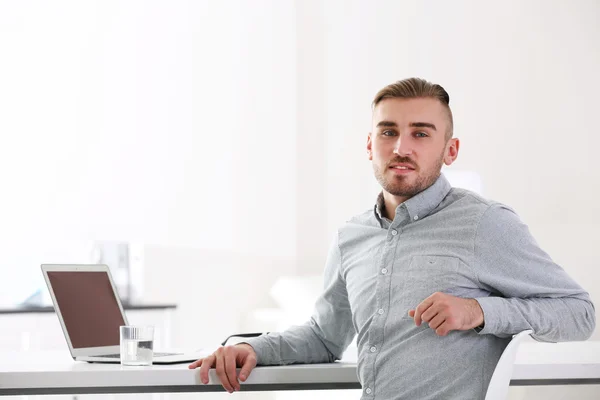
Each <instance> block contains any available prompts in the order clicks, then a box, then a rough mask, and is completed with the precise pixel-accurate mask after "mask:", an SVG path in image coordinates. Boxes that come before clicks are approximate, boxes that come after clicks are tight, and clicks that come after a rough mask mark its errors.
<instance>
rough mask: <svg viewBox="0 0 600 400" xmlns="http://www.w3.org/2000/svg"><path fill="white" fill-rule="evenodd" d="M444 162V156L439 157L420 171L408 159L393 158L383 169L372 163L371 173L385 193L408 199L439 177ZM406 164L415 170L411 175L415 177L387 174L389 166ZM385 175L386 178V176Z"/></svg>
mask: <svg viewBox="0 0 600 400" xmlns="http://www.w3.org/2000/svg"><path fill="white" fill-rule="evenodd" d="M443 162H444V154H443V153H442V155H441V156H440V158H439V159H438V161H437V162H436V163H435V164H434V165H432V166H431V168H428V169H427V170H424V171H421V168H420V167H419V166H418V165H417V164H416V163H415V162H414V161H413V160H411V159H410V158H409V157H400V156H398V157H395V158H394V159H393V160H390V161H389V162H388V163H387V164H386V165H385V166H384V167H383V168H381V167H380V166H378V165H376V164H375V163H373V171H374V172H375V178H376V179H377V181H378V182H379V184H380V185H381V187H382V188H383V190H385V191H386V192H388V193H389V194H391V195H393V196H397V197H405V198H407V199H408V198H410V197H413V196H414V195H416V194H418V193H421V192H422V191H423V190H425V189H427V188H428V187H429V186H431V185H433V183H434V182H435V181H436V180H437V178H438V177H439V176H440V173H441V170H442V164H443ZM397 163H407V164H410V165H412V166H413V167H414V168H415V170H414V172H413V173H412V174H411V175H416V177H415V176H398V175H392V174H391V173H389V172H388V171H389V168H390V165H391V164H397ZM386 173H387V176H386Z"/></svg>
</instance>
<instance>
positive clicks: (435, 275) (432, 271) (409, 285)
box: [395, 256, 459, 318]
mask: <svg viewBox="0 0 600 400" xmlns="http://www.w3.org/2000/svg"><path fill="white" fill-rule="evenodd" d="M458 268H459V259H458V258H455V257H449V256H413V257H412V259H411V261H410V264H409V265H408V268H399V272H398V276H397V280H396V281H397V283H398V284H397V285H396V290H397V293H395V297H396V299H398V303H399V304H398V305H399V306H400V307H401V309H402V312H403V313H404V315H405V316H406V317H407V318H410V317H408V315H407V314H408V310H412V309H414V308H415V307H416V306H418V305H419V303H421V302H422V301H423V300H425V299H426V298H427V297H429V296H431V295H432V294H433V293H435V292H443V293H449V292H451V291H452V289H453V288H455V287H456V285H457V284H458V282H457V279H458V278H459V277H458Z"/></svg>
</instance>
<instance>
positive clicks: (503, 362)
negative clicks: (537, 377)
mask: <svg viewBox="0 0 600 400" xmlns="http://www.w3.org/2000/svg"><path fill="white" fill-rule="evenodd" d="M531 333H533V331H532V330H526V331H523V332H520V333H518V334H516V335H514V336H513V338H512V340H511V341H510V343H509V344H508V346H506V349H504V352H503V353H502V356H500V360H498V364H496V369H494V373H493V374H492V379H491V380H490V386H488V389H487V392H486V394H485V400H506V396H507V395H508V386H509V385H510V378H511V376H512V371H513V365H514V363H515V357H516V356H517V350H518V349H519V344H521V341H522V340H523V339H524V338H525V337H526V336H528V335H530V334H531Z"/></svg>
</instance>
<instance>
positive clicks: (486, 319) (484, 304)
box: [474, 297, 498, 335]
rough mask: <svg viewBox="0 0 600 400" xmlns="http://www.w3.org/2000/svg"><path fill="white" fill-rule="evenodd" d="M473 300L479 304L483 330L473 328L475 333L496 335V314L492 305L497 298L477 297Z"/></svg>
mask: <svg viewBox="0 0 600 400" xmlns="http://www.w3.org/2000/svg"><path fill="white" fill-rule="evenodd" d="M475 300H476V301H477V302H478V303H479V306H480V307H481V310H482V311H483V328H481V327H477V328H474V330H475V332H477V333H478V334H480V335H489V334H494V333H496V332H497V330H498V327H497V325H498V320H497V318H496V317H495V316H496V315H497V313H495V312H494V308H495V306H494V303H496V300H497V298H494V297H479V298H477V299H475Z"/></svg>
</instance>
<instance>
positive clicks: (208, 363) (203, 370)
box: [196, 354, 217, 385]
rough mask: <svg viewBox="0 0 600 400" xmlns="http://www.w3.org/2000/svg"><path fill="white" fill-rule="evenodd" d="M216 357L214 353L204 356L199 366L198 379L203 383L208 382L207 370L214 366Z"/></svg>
mask: <svg viewBox="0 0 600 400" xmlns="http://www.w3.org/2000/svg"><path fill="white" fill-rule="evenodd" d="M216 359H217V357H216V356H215V355H214V354H211V355H210V356H208V357H206V358H204V362H203V363H202V366H201V367H200V381H202V383H204V384H205V385H206V384H207V383H208V370H209V369H210V368H211V367H214V366H215V362H216ZM196 362H198V361H196Z"/></svg>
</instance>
